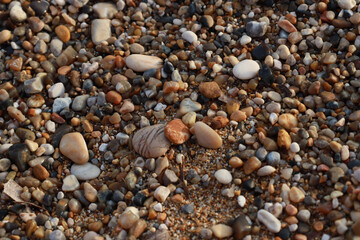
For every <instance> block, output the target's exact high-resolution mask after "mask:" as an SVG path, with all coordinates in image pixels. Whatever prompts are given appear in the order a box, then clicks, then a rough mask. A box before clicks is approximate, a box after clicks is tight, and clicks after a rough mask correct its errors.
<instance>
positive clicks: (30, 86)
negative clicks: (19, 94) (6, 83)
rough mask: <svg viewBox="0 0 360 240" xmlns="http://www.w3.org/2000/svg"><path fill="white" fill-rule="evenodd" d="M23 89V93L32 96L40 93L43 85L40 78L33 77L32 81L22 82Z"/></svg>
mask: <svg viewBox="0 0 360 240" xmlns="http://www.w3.org/2000/svg"><path fill="white" fill-rule="evenodd" d="M24 88H25V92H26V93H27V94H34V93H40V92H41V91H42V90H43V88H44V85H43V83H42V80H41V78H39V77H35V78H32V79H29V80H26V81H25V82H24Z"/></svg>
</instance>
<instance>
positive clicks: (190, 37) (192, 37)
mask: <svg viewBox="0 0 360 240" xmlns="http://www.w3.org/2000/svg"><path fill="white" fill-rule="evenodd" d="M181 37H182V38H183V39H185V40H186V41H188V42H189V43H193V42H196V41H197V40H198V37H197V35H196V34H195V33H194V32H192V31H185V32H183V33H182V35H181Z"/></svg>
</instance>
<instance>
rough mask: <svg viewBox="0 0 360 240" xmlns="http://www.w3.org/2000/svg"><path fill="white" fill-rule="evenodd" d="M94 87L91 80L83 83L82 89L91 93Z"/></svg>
mask: <svg viewBox="0 0 360 240" xmlns="http://www.w3.org/2000/svg"><path fill="white" fill-rule="evenodd" d="M93 86H94V83H93V81H92V80H91V79H86V80H85V81H84V82H83V85H82V88H83V89H84V90H85V91H86V92H87V93H89V92H91V89H92V87H93Z"/></svg>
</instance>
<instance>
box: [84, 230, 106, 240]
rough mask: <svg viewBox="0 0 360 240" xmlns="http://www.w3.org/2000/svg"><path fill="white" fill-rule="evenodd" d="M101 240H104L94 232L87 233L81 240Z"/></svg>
mask: <svg viewBox="0 0 360 240" xmlns="http://www.w3.org/2000/svg"><path fill="white" fill-rule="evenodd" d="M102 239H104V238H103V237H101V236H100V235H99V234H97V233H96V232H94V231H89V232H87V233H86V234H85V235H84V237H83V240H102Z"/></svg>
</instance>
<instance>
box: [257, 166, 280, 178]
mask: <svg viewBox="0 0 360 240" xmlns="http://www.w3.org/2000/svg"><path fill="white" fill-rule="evenodd" d="M275 171H276V169H275V168H274V167H272V166H263V167H262V168H260V169H259V170H258V171H257V175H258V176H260V177H264V176H268V175H271V174H273V173H274V172H275Z"/></svg>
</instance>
